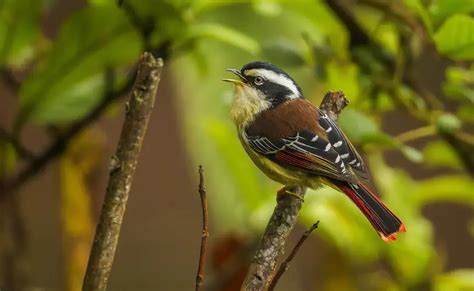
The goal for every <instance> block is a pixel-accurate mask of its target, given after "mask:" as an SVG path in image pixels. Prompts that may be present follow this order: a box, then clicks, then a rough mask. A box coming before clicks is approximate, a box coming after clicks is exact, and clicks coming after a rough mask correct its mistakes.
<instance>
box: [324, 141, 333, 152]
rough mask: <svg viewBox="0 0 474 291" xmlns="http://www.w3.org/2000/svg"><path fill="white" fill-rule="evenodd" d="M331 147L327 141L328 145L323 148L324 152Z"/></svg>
mask: <svg viewBox="0 0 474 291" xmlns="http://www.w3.org/2000/svg"><path fill="white" fill-rule="evenodd" d="M330 149H331V144H330V143H328V145H327V146H326V148H325V149H324V151H325V152H327V151H329V150H330Z"/></svg>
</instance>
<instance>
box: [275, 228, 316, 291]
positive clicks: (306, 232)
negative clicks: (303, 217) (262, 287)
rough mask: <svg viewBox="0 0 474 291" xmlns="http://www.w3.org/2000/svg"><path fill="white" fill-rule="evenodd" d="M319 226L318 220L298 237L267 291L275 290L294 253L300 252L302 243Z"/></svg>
mask: <svg viewBox="0 0 474 291" xmlns="http://www.w3.org/2000/svg"><path fill="white" fill-rule="evenodd" d="M318 226H319V220H318V221H316V223H315V224H313V225H312V226H311V227H310V228H308V229H307V230H306V231H305V232H304V234H303V235H302V236H301V237H300V239H299V240H298V242H297V243H296V245H295V247H294V248H293V250H292V251H291V253H290V255H289V256H288V258H286V260H285V261H284V262H283V263H282V264H281V265H280V268H278V271H277V273H276V275H275V277H274V278H273V280H272V282H271V283H270V287H268V290H269V291H272V290H273V289H275V286H276V284H277V283H278V281H279V280H280V278H281V276H282V275H283V273H285V272H286V270H288V268H289V267H290V263H291V261H292V260H293V258H294V257H295V256H296V253H298V251H299V250H300V248H301V246H302V245H303V243H304V242H305V241H306V239H307V238H308V237H309V236H310V235H311V233H312V232H313V231H314V230H315V229H316V228H318Z"/></svg>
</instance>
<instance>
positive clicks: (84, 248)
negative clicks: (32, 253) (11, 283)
mask: <svg viewBox="0 0 474 291" xmlns="http://www.w3.org/2000/svg"><path fill="white" fill-rule="evenodd" d="M104 144H105V137H104V136H103V134H102V133H101V132H100V131H98V130H94V129H88V130H86V131H85V132H83V133H82V134H81V135H79V136H78V137H76V138H75V140H73V141H72V143H71V146H70V147H69V148H68V150H67V151H66V152H65V153H64V154H63V156H62V157H61V160H60V163H59V171H60V178H61V205H62V207H61V221H62V225H63V242H64V257H65V267H66V273H65V274H66V280H65V284H66V289H67V290H71V291H72V290H81V285H82V281H83V279H84V274H85V270H86V267H87V261H88V258H89V251H90V247H91V242H92V239H93V237H94V236H93V234H94V230H95V228H94V226H95V223H94V222H93V216H92V209H91V193H90V191H89V189H88V179H89V177H90V176H91V175H92V173H93V172H94V170H97V167H98V166H99V165H100V163H101V162H103V159H102V155H103V148H104Z"/></svg>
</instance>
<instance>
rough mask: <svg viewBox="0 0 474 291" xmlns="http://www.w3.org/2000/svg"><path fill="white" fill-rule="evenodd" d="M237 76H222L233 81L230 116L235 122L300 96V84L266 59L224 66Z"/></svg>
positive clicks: (244, 121) (240, 121)
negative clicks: (228, 66) (230, 66)
mask: <svg viewBox="0 0 474 291" xmlns="http://www.w3.org/2000/svg"><path fill="white" fill-rule="evenodd" d="M227 71H229V72H232V73H234V74H235V75H236V76H237V77H238V79H224V81H227V82H231V83H233V84H234V90H235V92H234V100H233V104H232V110H231V115H232V116H233V118H234V121H236V123H238V124H239V125H240V124H241V123H244V124H246V123H248V122H250V121H251V120H253V119H254V118H255V116H256V115H257V114H258V113H260V112H262V111H264V110H268V109H270V108H273V107H276V106H278V105H279V104H282V103H284V102H285V101H288V100H291V99H297V98H303V94H302V92H301V89H300V87H298V85H297V84H296V82H295V81H294V80H293V79H292V78H291V77H290V76H289V75H288V74H287V73H285V72H284V71H283V70H281V69H280V68H278V67H277V66H275V65H273V64H271V63H268V62H252V63H248V64H246V65H244V66H243V67H242V69H240V70H237V69H227Z"/></svg>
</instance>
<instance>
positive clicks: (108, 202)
mask: <svg viewBox="0 0 474 291" xmlns="http://www.w3.org/2000/svg"><path fill="white" fill-rule="evenodd" d="M162 67H163V61H162V60H161V59H156V58H154V57H153V56H152V55H151V54H150V53H144V54H143V55H142V57H141V58H140V63H139V68H138V73H137V79H136V81H135V84H134V86H133V89H132V92H131V96H130V101H129V102H128V103H127V104H126V114H125V121H124V123H123V127H122V133H121V135H120V140H119V143H118V147H117V150H116V153H115V155H114V156H113V157H112V159H111V161H110V166H109V171H110V177H109V182H108V186H107V190H106V194H105V200H104V204H103V206H102V211H101V215H100V219H99V224H98V226H97V229H96V233H95V238H94V242H93V245H92V250H91V253H90V256H89V262H88V266H87V271H86V275H85V278H84V283H83V287H82V288H83V290H88V291H89V290H105V289H106V288H107V282H108V279H109V276H110V272H111V270H112V263H113V260H114V255H115V249H116V247H117V242H118V238H119V235H120V227H121V225H122V220H123V215H124V213H125V208H126V205H127V200H128V195H129V192H130V188H131V185H132V180H133V175H134V173H135V169H136V166H137V163H138V157H139V154H140V150H141V147H142V143H143V139H144V137H145V132H146V129H147V125H148V120H149V118H150V115H151V112H152V110H153V106H154V103H155V95H156V90H157V88H158V84H159V81H160V75H161V70H162Z"/></svg>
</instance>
